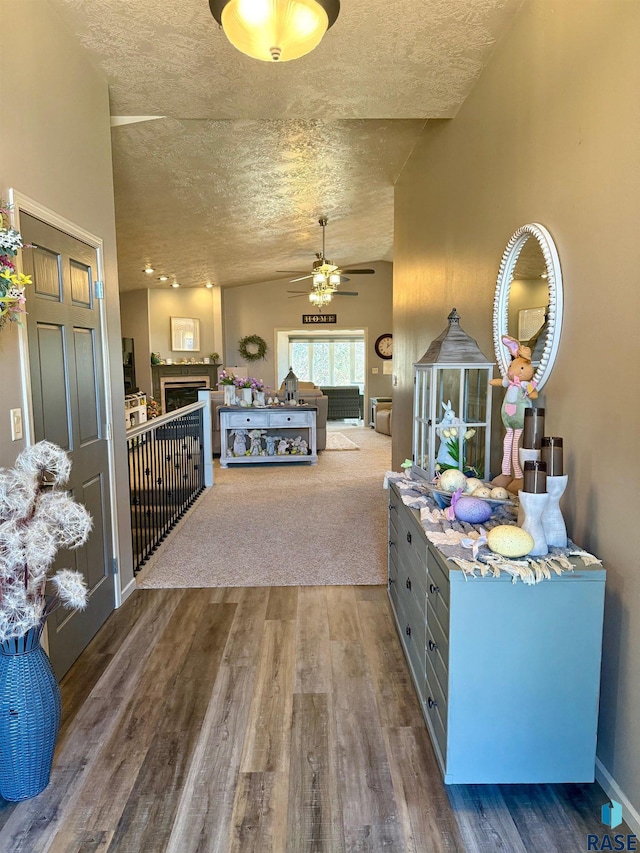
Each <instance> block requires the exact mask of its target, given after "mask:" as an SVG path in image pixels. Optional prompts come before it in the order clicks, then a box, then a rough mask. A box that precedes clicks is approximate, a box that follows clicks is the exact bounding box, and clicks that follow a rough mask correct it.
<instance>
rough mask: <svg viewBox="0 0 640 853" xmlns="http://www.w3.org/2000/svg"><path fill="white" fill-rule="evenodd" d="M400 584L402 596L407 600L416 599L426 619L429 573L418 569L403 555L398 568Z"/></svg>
mask: <svg viewBox="0 0 640 853" xmlns="http://www.w3.org/2000/svg"><path fill="white" fill-rule="evenodd" d="M398 584H399V585H400V590H401V595H405V596H406V597H407V598H415V599H416V600H417V601H418V602H419V605H420V609H421V612H422V618H423V619H425V618H426V615H427V611H426V609H425V608H426V599H427V573H426V572H425V570H424V568H422V569H416V568H415V567H414V566H413V564H412V563H411V562H410V561H409V560H407V558H406V554H403V555H402V557H401V559H400V561H399V566H398Z"/></svg>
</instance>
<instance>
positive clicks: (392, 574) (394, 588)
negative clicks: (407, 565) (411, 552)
mask: <svg viewBox="0 0 640 853" xmlns="http://www.w3.org/2000/svg"><path fill="white" fill-rule="evenodd" d="M388 586H389V596H390V598H391V601H392V603H393V607H394V610H395V611H396V614H397V613H398V564H397V562H396V557H395V554H394V553H393V551H392V550H391V549H389V577H388Z"/></svg>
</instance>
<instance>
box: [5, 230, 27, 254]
mask: <svg viewBox="0 0 640 853" xmlns="http://www.w3.org/2000/svg"><path fill="white" fill-rule="evenodd" d="M21 248H22V236H21V235H20V232H19V231H16V230H15V228H0V249H6V250H8V251H9V252H13V253H14V254H15V252H16V251H17V250H18V249H21Z"/></svg>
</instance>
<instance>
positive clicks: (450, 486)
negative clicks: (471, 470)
mask: <svg viewBox="0 0 640 853" xmlns="http://www.w3.org/2000/svg"><path fill="white" fill-rule="evenodd" d="M466 484H467V478H466V477H465V476H464V474H463V473H462V471H458V469H457V468H447V469H446V471H443V472H442V474H440V479H439V480H438V487H439V488H440V489H442V490H443V491H444V492H451V493H453V492H456V491H457V490H458V489H462V490H463V491H464V487H465V486H466Z"/></svg>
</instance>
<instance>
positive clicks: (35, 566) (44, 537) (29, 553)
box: [24, 517, 58, 575]
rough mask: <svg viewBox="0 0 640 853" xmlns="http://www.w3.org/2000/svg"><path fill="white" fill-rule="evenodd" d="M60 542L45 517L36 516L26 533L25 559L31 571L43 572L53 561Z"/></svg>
mask: <svg viewBox="0 0 640 853" xmlns="http://www.w3.org/2000/svg"><path fill="white" fill-rule="evenodd" d="M57 550H58V543H57V539H56V534H55V531H54V530H52V529H51V527H50V525H49V523H48V522H47V521H46V519H44V518H38V517H36V518H34V519H33V521H32V522H31V523H30V524H29V525H28V526H27V528H26V531H25V534H24V559H25V562H26V564H27V565H28V566H29V569H30V571H31V572H36V573H37V574H39V575H40V574H42V573H43V572H46V571H47V569H48V568H49V566H50V565H51V564H52V563H53V561H54V559H55V556H56V551H57Z"/></svg>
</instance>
